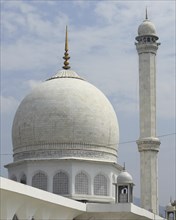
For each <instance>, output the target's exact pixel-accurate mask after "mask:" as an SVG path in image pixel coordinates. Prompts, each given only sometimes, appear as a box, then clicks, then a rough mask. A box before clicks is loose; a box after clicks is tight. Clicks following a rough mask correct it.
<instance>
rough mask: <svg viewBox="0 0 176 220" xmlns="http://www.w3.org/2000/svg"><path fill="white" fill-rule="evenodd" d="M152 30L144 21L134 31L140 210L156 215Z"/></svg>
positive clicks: (157, 143)
mask: <svg viewBox="0 0 176 220" xmlns="http://www.w3.org/2000/svg"><path fill="white" fill-rule="evenodd" d="M157 40H158V37H157V35H156V31H155V26H154V25H153V23H152V22H150V21H149V20H148V15H147V10H146V19H145V20H144V21H143V23H142V24H141V25H140V26H139V28H138V36H137V37H136V41H137V42H136V43H135V44H136V49H137V52H138V55H139V102H140V103H139V106H140V137H139V140H137V144H138V150H139V152H140V178H141V206H142V208H145V209H147V210H150V211H152V212H153V213H155V214H158V209H159V204H158V158H157V154H158V151H159V146H160V141H159V139H158V138H157V137H156V54H157V50H158V46H159V43H157Z"/></svg>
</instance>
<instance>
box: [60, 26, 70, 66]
mask: <svg viewBox="0 0 176 220" xmlns="http://www.w3.org/2000/svg"><path fill="white" fill-rule="evenodd" d="M63 59H64V60H65V61H64V66H63V67H62V68H63V69H65V70H68V69H70V66H69V62H68V60H69V59H70V56H69V53H68V32H67V26H66V32H65V53H64V57H63Z"/></svg>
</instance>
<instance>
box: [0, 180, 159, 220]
mask: <svg viewBox="0 0 176 220" xmlns="http://www.w3.org/2000/svg"><path fill="white" fill-rule="evenodd" d="M0 182H1V185H0V193H1V197H0V198H1V212H0V213H1V216H0V219H3V220H20V219H23V220H27V219H29V220H36V219H40V220H46V219H57V220H64V219H65V220H88V219H89V220H90V219H91V220H100V219H102V220H103V219H104V220H107V219H109V220H112V219H116V220H118V219H119V220H120V219H124V220H125V219H129V220H130V219H136V220H137V219H157V220H161V219H162V220H163V218H161V217H160V216H157V215H154V214H153V213H151V212H149V211H147V210H144V209H142V208H139V207H137V206H135V205H134V204H133V203H119V204H118V203H107V204H100V203H83V202H78V201H74V200H72V199H68V198H65V197H62V196H59V195H55V194H52V193H50V192H46V191H44V190H40V189H36V188H34V187H31V186H27V185H24V184H21V183H18V182H15V181H12V180H8V179H6V178H2V177H1V178H0Z"/></svg>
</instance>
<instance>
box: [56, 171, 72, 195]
mask: <svg viewBox="0 0 176 220" xmlns="http://www.w3.org/2000/svg"><path fill="white" fill-rule="evenodd" d="M53 193H55V194H58V195H67V194H69V177H68V174H67V173H66V172H64V171H59V172H58V173H56V174H55V175H54V177H53Z"/></svg>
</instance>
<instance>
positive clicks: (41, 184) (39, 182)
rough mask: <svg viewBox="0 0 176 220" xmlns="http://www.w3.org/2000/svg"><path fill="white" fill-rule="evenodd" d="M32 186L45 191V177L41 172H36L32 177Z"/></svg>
mask: <svg viewBox="0 0 176 220" xmlns="http://www.w3.org/2000/svg"><path fill="white" fill-rule="evenodd" d="M32 186H33V187H36V188H38V189H43V190H47V176H46V175H45V174H44V173H42V172H38V173H37V174H35V175H34V176H33V177H32Z"/></svg>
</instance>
